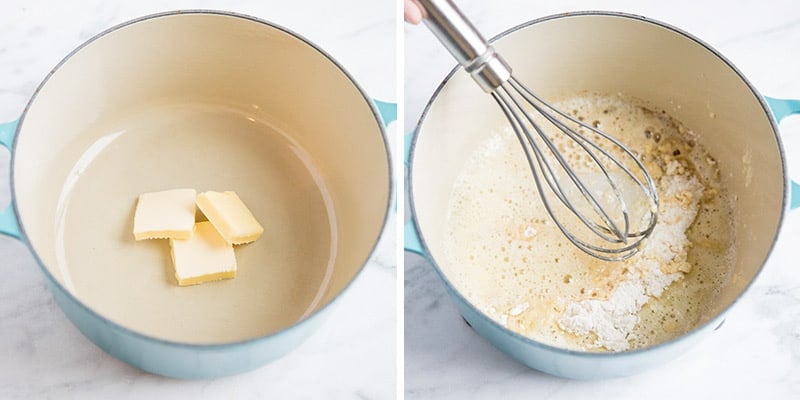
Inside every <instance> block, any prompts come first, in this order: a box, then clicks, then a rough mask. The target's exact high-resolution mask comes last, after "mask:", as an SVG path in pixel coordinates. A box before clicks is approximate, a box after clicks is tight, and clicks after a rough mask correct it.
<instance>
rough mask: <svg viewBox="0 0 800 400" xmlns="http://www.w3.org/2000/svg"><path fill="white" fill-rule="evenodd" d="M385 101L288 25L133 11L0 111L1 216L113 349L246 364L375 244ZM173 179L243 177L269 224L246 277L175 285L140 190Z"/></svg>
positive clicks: (217, 366)
mask: <svg viewBox="0 0 800 400" xmlns="http://www.w3.org/2000/svg"><path fill="white" fill-rule="evenodd" d="M379 108H382V109H383V110H384V111H385V116H386V117H387V119H389V118H394V116H393V113H394V105H393V104H389V103H380V107H379V106H377V105H376V103H375V102H373V101H372V100H371V99H370V98H369V97H368V96H367V95H366V94H365V92H364V91H363V90H362V89H361V88H360V87H359V86H358V84H357V83H356V82H355V80H354V79H353V78H352V77H351V76H350V75H349V74H348V73H347V72H346V71H345V70H344V69H343V68H342V66H341V65H339V64H338V63H337V62H336V61H335V60H333V58H331V56H329V55H328V54H326V53H325V52H324V51H323V50H321V49H320V48H319V47H317V46H315V45H314V44H312V43H311V42H309V41H308V40H306V39H304V38H303V37H301V36H299V35H297V34H295V33H293V32H291V31H289V30H287V29H285V28H282V27H280V26H278V25H275V24H272V23H269V22H266V21H263V20H260V19H257V18H253V17H249V16H245V15H239V14H232V13H226V12H216V11H180V12H169V13H163V14H157V15H151V16H147V17H143V18H140V19H137V20H134V21H130V22H127V23H124V24H121V25H119V26H116V27H114V28H112V29H110V30H108V31H106V32H103V33H101V34H99V35H97V36H96V37H94V38H92V39H91V40H89V41H88V42H86V43H85V44H83V45H81V46H80V47H79V48H77V49H76V50H75V51H73V52H72V53H71V54H69V55H68V56H67V57H66V58H65V59H64V60H63V61H61V63H60V64H58V66H56V67H55V68H54V69H53V70H52V72H50V74H49V75H48V76H47V78H46V79H45V80H44V82H43V83H42V84H41V85H40V86H39V87H38V89H36V92H35V93H34V95H33V97H32V99H31V100H30V102H29V104H28V105H27V107H26V108H25V110H24V112H23V114H22V116H21V117H20V118H19V120H18V121H15V122H11V123H7V124H4V125H2V127H1V128H0V130H2V133H0V142H1V143H2V144H3V145H4V146H6V147H8V148H9V149H10V150H11V153H12V159H11V189H12V205H11V206H9V208H7V209H5V210H4V211H3V212H2V213H0V231H2V232H3V233H5V234H8V235H11V236H14V237H17V238H19V239H20V240H22V241H23V242H25V243H26V244H27V245H28V246H29V248H30V250H31V253H32V254H33V256H34V257H35V258H36V260H37V261H38V263H39V265H40V266H41V269H42V272H43V273H44V275H45V278H46V281H47V284H48V286H49V288H50V289H51V290H52V292H53V295H54V297H55V299H56V301H57V303H58V304H59V306H60V307H61V308H62V309H63V311H64V312H65V313H66V315H67V316H68V317H69V319H70V320H71V321H72V322H73V323H74V324H75V325H76V326H77V327H78V329H80V331H81V332H83V334H84V335H86V337H88V338H89V339H90V340H91V341H92V342H94V343H95V344H97V345H98V346H99V347H101V348H103V349H104V350H105V351H107V352H108V353H110V354H112V355H113V356H115V357H117V358H119V359H121V360H123V361H125V362H128V363H130V364H132V365H135V366H137V367H139V368H142V369H144V370H147V371H150V372H153V373H157V374H161V375H166V376H172V377H179V378H210V377H218V376H224V375H231V374H235V373H239V372H243V371H247V370H251V369H254V368H256V367H258V366H261V365H263V364H265V363H267V362H269V361H271V360H273V359H275V358H277V357H279V356H281V355H283V354H285V353H287V352H288V351H289V350H291V349H292V348H294V347H296V346H298V345H299V344H300V343H301V342H302V341H303V340H304V339H306V338H307V337H308V336H309V335H310V334H311V333H312V332H313V331H314V329H315V328H316V327H317V326H318V325H319V324H320V323H321V322H322V321H323V319H324V318H325V317H326V316H327V315H328V314H329V313H330V310H331V306H332V305H333V304H334V303H335V302H336V300H337V299H338V298H340V296H341V294H342V293H343V292H344V291H345V290H346V289H347V287H348V286H349V285H350V283H351V282H352V281H353V280H354V279H355V278H356V276H357V275H358V273H359V272H360V271H361V270H362V268H363V267H364V265H365V264H366V262H367V260H368V259H369V257H370V255H371V253H372V251H373V249H374V248H375V246H376V244H377V241H378V238H379V237H380V234H381V232H382V230H383V227H384V225H385V222H386V218H387V213H388V212H389V211H390V204H391V198H392V196H391V191H392V180H391V166H390V157H389V151H388V147H387V142H386V139H385V137H384V126H383V121H382V120H381V115H380V113H379ZM387 122H388V121H387ZM355 149H357V150H355ZM175 188H193V189H196V190H197V191H198V192H199V191H205V190H217V191H223V190H232V191H235V192H237V193H238V194H239V196H240V197H241V198H242V200H243V201H244V202H245V204H247V205H248V207H249V208H250V209H251V211H252V212H253V214H254V215H255V217H256V219H257V220H259V221H260V222H261V224H262V225H263V226H264V227H265V233H264V235H263V236H262V237H261V239H259V240H258V241H257V242H255V243H252V244H249V245H245V246H240V247H237V248H236V250H235V254H236V258H237V263H238V274H237V276H236V278H235V279H231V280H225V281H219V282H211V283H206V284H203V285H197V286H190V287H179V286H178V285H177V284H176V282H175V278H174V275H173V274H174V273H173V271H172V266H171V261H170V254H169V245H168V244H167V243H166V242H164V241H159V240H151V241H139V242H137V241H135V240H134V236H133V232H132V228H133V225H132V224H133V222H132V221H133V213H134V209H135V205H136V199H137V196H138V195H139V194H141V193H147V192H153V191H159V190H168V189H175Z"/></svg>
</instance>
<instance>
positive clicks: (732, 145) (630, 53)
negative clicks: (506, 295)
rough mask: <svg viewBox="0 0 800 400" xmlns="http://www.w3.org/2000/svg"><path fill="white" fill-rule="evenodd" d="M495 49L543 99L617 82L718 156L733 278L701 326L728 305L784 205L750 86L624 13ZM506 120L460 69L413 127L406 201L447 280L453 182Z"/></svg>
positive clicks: (684, 41) (549, 27)
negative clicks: (728, 205) (728, 212)
mask: <svg viewBox="0 0 800 400" xmlns="http://www.w3.org/2000/svg"><path fill="white" fill-rule="evenodd" d="M542 38H546V39H547V40H542ZM496 48H497V50H498V52H499V53H500V54H502V55H503V56H504V57H505V58H506V59H507V60H508V62H509V64H510V65H511V66H512V67H513V68H514V74H515V76H516V77H517V78H518V79H519V80H520V81H523V82H525V83H526V84H527V85H528V86H529V87H531V88H532V89H533V90H534V91H536V92H537V94H539V95H540V96H542V97H543V98H545V99H554V98H560V97H564V96H570V95H574V94H578V93H582V92H584V91H589V92H593V93H602V94H609V95H613V94H616V93H618V92H621V93H622V94H624V95H626V96H630V97H632V98H636V99H641V100H643V101H644V102H645V103H646V104H648V105H649V106H651V107H652V108H654V109H661V110H666V111H667V112H668V113H669V114H670V115H671V116H673V117H675V118H676V119H677V120H679V121H681V122H683V123H684V124H685V125H686V126H687V127H688V128H690V129H692V130H694V131H695V133H696V134H697V139H698V142H699V143H701V144H702V145H703V146H704V147H705V148H706V149H707V150H708V152H709V153H710V154H711V155H712V156H714V157H715V158H716V159H717V160H718V161H719V166H720V179H721V183H722V185H723V186H724V187H725V188H726V189H727V190H728V191H729V193H730V194H731V197H732V198H733V199H734V204H733V221H734V222H733V225H734V246H735V247H736V249H735V250H736V251H735V254H736V256H735V259H734V260H732V265H731V271H732V274H731V279H729V280H728V281H727V282H726V283H725V284H724V285H722V286H721V287H720V288H719V293H718V296H716V298H715V299H714V300H713V301H712V302H711V304H709V305H708V307H707V311H706V313H705V314H704V315H703V316H702V317H701V319H700V321H699V322H698V324H703V323H705V322H707V321H709V320H712V319H713V318H715V317H716V316H718V315H719V314H720V313H721V312H722V311H723V310H725V309H726V308H727V307H728V306H730V305H731V304H732V303H733V302H734V301H735V300H736V299H737V298H738V297H739V296H740V295H741V294H742V292H743V291H744V289H745V288H746V287H747V286H748V285H749V283H750V282H751V281H752V280H753V278H754V277H755V275H756V274H757V273H758V271H759V270H760V269H761V267H762V265H763V263H764V261H765V259H766V257H767V255H768V254H769V251H770V249H771V245H772V242H773V241H774V238H775V236H776V234H777V230H778V226H779V223H780V218H781V213H782V204H783V197H782V195H783V190H784V179H785V174H784V169H783V164H782V156H781V152H780V144H779V142H778V139H777V137H776V135H775V131H774V130H773V128H772V125H771V124H770V120H769V115H768V114H767V113H766V112H765V110H764V109H763V107H762V106H761V103H760V101H759V99H758V97H757V94H756V93H755V92H754V91H753V90H752V88H751V87H749V86H748V85H747V83H746V82H745V81H744V80H743V79H742V78H741V76H740V75H739V74H738V73H737V72H736V71H735V70H733V69H732V68H731V67H730V65H728V64H727V63H726V62H725V61H724V60H722V59H720V58H719V57H717V56H716V55H715V54H714V53H713V52H711V51H710V50H709V49H708V48H706V47H705V46H704V45H702V44H700V43H698V42H696V41H693V40H692V39H690V38H687V37H686V36H684V35H683V34H681V33H679V32H676V31H674V30H672V29H670V28H667V27H664V26H661V25H659V24H656V23H652V22H649V21H646V20H641V19H637V18H634V17H630V16H618V15H603V14H598V15H592V14H586V15H567V16H562V17H559V18H554V19H550V20H545V21H541V22H538V23H535V24H532V25H529V26H527V27H524V28H522V29H519V30H517V31H514V32H512V33H510V34H508V35H507V36H504V37H502V38H501V39H499V40H498V41H497V42H496ZM502 121H503V115H502V113H501V112H500V111H499V108H498V107H497V105H496V104H495V103H494V102H493V101H492V100H491V98H490V97H488V96H486V95H484V94H483V93H482V92H481V91H480V89H479V88H477V87H476V85H475V84H474V82H472V81H471V80H470V78H469V77H468V76H467V75H466V74H464V73H462V72H461V71H457V72H456V73H455V74H454V75H453V76H452V77H451V78H450V80H449V81H448V82H447V83H446V84H445V85H444V86H443V87H442V89H441V90H440V91H439V92H438V93H437V96H436V98H435V99H434V100H433V101H432V103H431V104H430V106H429V108H428V110H427V113H426V115H425V118H424V120H423V122H422V123H421V126H420V127H419V130H418V135H417V138H416V143H415V147H414V153H413V160H412V176H411V180H410V181H411V190H412V194H413V199H412V202H413V205H414V211H415V216H416V219H417V223H418V227H419V229H420V232H421V234H422V239H423V241H424V243H425V245H426V247H427V249H428V251H429V252H430V255H431V257H432V258H433V259H434V260H435V261H436V264H438V265H439V267H440V269H441V272H442V274H443V276H444V277H445V279H446V280H448V281H449V282H450V283H451V284H452V282H453V280H452V278H451V275H452V272H451V271H454V270H457V269H458V268H460V267H461V266H459V265H447V264H446V261H445V260H446V256H445V250H444V249H445V245H444V243H443V240H444V236H445V235H444V232H443V227H444V226H446V224H445V219H446V217H447V207H448V202H449V201H450V198H451V191H452V189H453V187H454V183H455V182H456V179H458V176H459V174H460V172H461V171H462V170H463V169H464V166H465V164H466V163H467V161H468V159H469V155H470V154H472V153H473V152H474V151H475V150H476V149H478V148H479V146H480V145H481V143H482V141H483V140H485V138H486V137H487V133H488V132H491V129H492V128H493V127H496V126H499V125H500V124H501V123H502ZM456 289H462V288H459V287H456ZM461 294H462V295H463V296H464V297H465V298H466V299H467V300H469V296H468V295H467V294H465V293H463V292H462V293H461Z"/></svg>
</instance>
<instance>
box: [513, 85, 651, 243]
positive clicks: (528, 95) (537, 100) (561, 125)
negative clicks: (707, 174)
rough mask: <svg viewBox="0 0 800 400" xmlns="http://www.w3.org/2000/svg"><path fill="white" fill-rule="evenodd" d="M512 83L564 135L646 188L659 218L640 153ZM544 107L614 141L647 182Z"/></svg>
mask: <svg viewBox="0 0 800 400" xmlns="http://www.w3.org/2000/svg"><path fill="white" fill-rule="evenodd" d="M509 82H510V83H511V85H512V86H513V87H514V88H515V89H517V91H518V92H519V93H520V95H522V96H523V97H524V98H525V99H526V100H527V101H528V102H529V103H531V104H532V105H533V106H534V108H535V109H536V110H537V111H539V112H540V113H541V114H542V115H543V116H544V117H545V118H547V120H548V121H550V122H551V123H553V124H555V125H557V126H558V127H559V128H560V129H561V130H562V132H564V133H565V134H566V135H568V136H570V137H571V138H573V140H575V141H576V142H578V143H579V144H582V143H586V144H588V145H590V146H592V147H594V148H595V149H597V150H598V151H599V152H601V153H602V154H603V155H604V156H605V157H606V158H607V159H608V160H610V161H611V162H613V163H614V164H615V165H616V166H617V167H618V168H619V169H620V170H622V171H623V172H624V173H625V175H627V176H628V177H629V178H630V179H631V180H633V181H634V182H636V184H637V186H638V187H641V188H644V189H645V190H644V191H645V194H646V195H647V198H648V199H649V202H650V203H651V204H649V206H650V208H651V210H650V214H651V218H656V213H655V209H657V207H658V193H657V191H656V187H655V183H654V182H653V180H652V178H651V177H650V175H649V174H647V172H646V171H647V169H646V168H645V166H644V164H643V163H642V162H641V160H639V158H638V157H637V156H636V154H634V153H633V152H632V151H631V150H630V149H628V148H627V147H626V146H625V145H624V144H622V143H621V142H620V141H619V140H617V139H616V138H614V137H613V136H611V135H609V134H608V133H606V132H603V131H602V130H600V129H597V128H595V127H593V126H591V125H589V124H587V123H585V122H583V121H581V120H579V119H577V118H575V117H573V116H571V115H569V114H567V113H565V112H564V111H562V110H559V109H558V108H555V107H553V106H552V105H550V104H549V103H547V102H546V101H544V100H542V99H541V98H540V97H539V96H537V95H536V94H535V93H533V92H532V91H531V90H530V89H528V88H527V87H526V86H525V85H522V84H520V83H519V82H518V81H517V80H516V79H515V78H513V77H512V78H511V79H509ZM540 104H541V105H544V107H547V108H548V109H549V110H551V111H552V112H555V113H557V114H558V115H560V116H562V117H563V118H566V119H568V120H569V121H571V122H573V123H575V124H577V125H579V126H581V127H583V128H585V129H588V130H590V131H592V132H594V133H596V134H597V135H599V136H600V137H602V138H604V139H606V140H608V141H609V142H611V143H612V144H613V145H614V146H615V147H616V148H618V149H620V150H622V151H623V152H624V153H625V155H626V156H627V158H629V159H630V160H632V161H633V162H634V163H635V164H636V167H637V168H638V169H639V170H641V171H642V172H643V173H642V176H643V177H644V182H642V180H641V179H640V178H639V177H638V176H636V174H635V173H634V172H633V171H631V170H630V168H629V167H628V166H627V165H625V164H624V163H623V162H622V161H620V160H619V159H618V158H617V157H614V156H612V155H611V154H610V153H609V152H608V150H607V149H606V148H603V147H602V146H600V145H598V144H597V143H596V142H594V141H592V140H589V139H587V138H586V137H585V136H583V135H581V134H580V133H578V132H576V131H575V130H573V129H570V128H569V127H567V126H566V125H565V124H564V123H563V122H562V121H560V120H559V119H558V118H555V117H554V116H553V115H552V114H550V112H548V111H546V110H545V109H544V108H543V107H541V106H540ZM581 147H583V148H584V149H586V147H585V146H581ZM586 150H587V153H588V154H589V155H590V156H592V158H593V159H594V160H595V161H597V159H596V158H595V157H594V154H593V153H592V152H591V151H589V150H588V149H586ZM598 165H599V164H598ZM601 167H602V166H601ZM602 169H603V172H604V173H605V172H606V170H605V168H602ZM606 176H607V177H608V175H607V174H606ZM609 181H610V182H611V184H612V185H613V184H614V180H613V179H610V178H609ZM621 205H622V206H625V203H624V202H621ZM654 225H655V219H653V220H652V221H650V222H649V223H648V224H646V228H645V229H644V230H641V231H638V232H633V233H629V237H639V236H647V235H649V233H650V232H651V231H652V229H653V227H654Z"/></svg>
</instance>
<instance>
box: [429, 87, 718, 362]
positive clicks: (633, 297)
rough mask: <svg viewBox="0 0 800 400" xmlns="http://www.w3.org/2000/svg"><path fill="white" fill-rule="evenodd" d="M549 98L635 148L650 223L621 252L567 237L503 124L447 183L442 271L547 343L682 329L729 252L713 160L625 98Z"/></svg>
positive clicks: (642, 342)
mask: <svg viewBox="0 0 800 400" xmlns="http://www.w3.org/2000/svg"><path fill="white" fill-rule="evenodd" d="M556 107H558V108H559V109H562V110H566V111H567V112H569V113H570V114H571V115H573V116H574V117H576V118H579V119H581V120H584V121H586V122H588V123H591V124H592V125H594V126H596V127H598V128H600V129H603V130H605V131H606V132H610V133H612V134H614V135H615V136H616V138H617V139H619V140H620V141H622V142H623V143H625V144H626V146H628V147H629V148H630V149H631V150H633V151H634V152H635V153H636V154H638V155H639V158H640V160H641V161H642V162H643V163H644V164H645V166H646V168H647V170H648V172H649V173H650V175H651V176H652V177H653V179H654V181H655V182H656V186H657V190H658V192H659V198H660V207H659V215H658V217H659V222H658V223H657V224H656V227H655V229H654V231H653V233H652V235H651V236H650V237H649V238H648V239H646V240H645V241H644V242H643V244H642V247H641V249H640V252H639V253H638V254H637V255H635V256H634V257H632V258H630V259H628V260H626V261H624V262H606V261H601V260H598V259H595V258H593V257H591V256H589V255H587V254H585V253H583V252H582V251H581V250H579V249H578V248H576V247H575V246H574V245H572V244H571V243H570V242H569V241H567V240H566V238H564V237H563V235H562V233H561V232H560V231H559V230H558V228H557V227H556V225H555V224H554V223H553V222H552V221H550V217H549V215H548V214H547V212H546V211H545V209H544V207H543V206H542V204H541V200H540V198H539V195H538V193H537V191H536V187H535V184H534V180H533V177H532V176H531V171H530V167H529V165H528V164H527V161H526V159H525V157H524V155H523V153H522V151H521V149H520V147H519V146H520V145H519V142H518V141H517V138H516V136H515V135H514V133H513V131H512V130H511V128H510V127H508V126H507V125H503V126H501V127H498V128H497V129H496V130H494V131H493V132H491V134H490V135H489V136H488V137H487V138H486V139H485V142H484V143H482V145H480V146H478V147H477V150H476V151H475V152H474V153H473V154H472V155H471V156H470V159H469V160H468V162H467V163H466V165H465V167H464V169H463V171H462V173H461V175H460V176H459V178H458V180H457V182H456V184H455V187H454V189H453V193H452V196H451V198H450V203H449V207H448V215H447V222H446V224H445V234H444V237H445V240H444V251H445V260H444V261H445V262H443V263H442V269H443V272H444V273H445V274H446V275H447V276H448V278H450V279H451V280H452V282H453V283H454V284H455V285H456V287H457V288H458V289H459V290H460V291H461V292H462V293H463V294H464V295H465V296H466V297H467V298H468V299H469V300H470V302H472V303H473V304H474V305H475V306H476V307H478V308H479V309H480V310H482V311H483V312H484V313H486V314H487V315H489V316H490V317H492V318H493V319H495V320H496V321H497V322H499V323H500V324H502V325H504V326H505V327H507V328H508V329H510V330H513V331H515V332H517V333H520V334H522V335H525V336H528V337H530V338H532V339H535V340H537V341H540V342H543V343H547V344H550V345H553V346H558V347H563V348H569V349H575V350H584V351H623V350H629V349H633V348H639V347H646V346H650V345H653V344H657V343H660V342H663V341H666V340H669V339H671V338H673V337H676V336H679V335H681V334H682V333H684V332H687V331H689V330H691V329H692V328H693V327H694V326H695V325H696V324H697V323H698V322H699V320H700V318H701V316H702V314H703V312H704V311H705V310H706V307H707V305H708V304H710V302H711V301H713V299H714V298H715V296H716V295H717V293H718V289H719V287H721V286H722V285H723V283H724V282H725V281H726V280H727V279H728V277H729V275H730V270H729V269H730V265H731V264H732V263H731V262H730V260H731V259H732V257H733V247H732V242H733V227H732V223H731V220H732V218H731V215H732V212H731V206H730V201H729V198H728V196H727V194H726V192H725V190H724V188H722V187H721V185H720V183H719V182H720V180H719V169H718V167H717V164H716V161H715V160H714V159H713V158H712V157H711V156H710V155H709V154H708V153H707V152H706V151H705V149H704V148H703V147H702V146H701V145H700V144H698V143H697V138H696V137H695V134H694V133H693V132H692V131H690V130H688V129H687V128H685V127H684V126H683V125H681V124H680V123H679V122H678V121H676V120H674V119H673V118H671V117H670V116H669V115H667V114H666V113H664V112H656V111H653V110H650V109H648V108H646V107H643V106H642V105H641V104H640V103H639V102H636V101H634V100H632V99H627V98H624V97H622V96H604V95H597V94H581V95H578V96H575V97H571V98H566V99H564V100H562V101H560V102H557V104H556ZM552 138H553V140H554V141H555V143H556V145H557V146H558V148H559V149H560V151H561V152H562V153H563V154H564V155H565V156H566V157H567V158H568V159H569V160H571V161H572V163H571V165H580V164H581V163H580V161H581V160H583V158H585V157H586V155H585V153H584V152H583V151H581V150H580V149H579V148H576V147H575V146H574V145H573V144H572V143H573V142H570V141H568V140H565V139H564V138H563V136H560V135H552ZM579 172H580V171H579Z"/></svg>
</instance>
